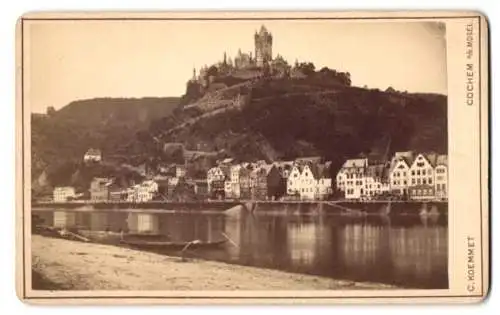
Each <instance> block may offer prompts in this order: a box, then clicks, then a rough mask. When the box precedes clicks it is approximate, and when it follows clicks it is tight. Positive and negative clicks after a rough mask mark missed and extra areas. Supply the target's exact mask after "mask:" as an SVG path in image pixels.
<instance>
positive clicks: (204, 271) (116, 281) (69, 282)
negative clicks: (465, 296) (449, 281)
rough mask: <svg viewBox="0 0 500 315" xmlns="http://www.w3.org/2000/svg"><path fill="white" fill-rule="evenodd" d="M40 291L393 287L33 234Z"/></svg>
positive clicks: (36, 282)
mask: <svg viewBox="0 0 500 315" xmlns="http://www.w3.org/2000/svg"><path fill="white" fill-rule="evenodd" d="M32 255H33V264H32V270H33V289H37V290H54V289H59V290H329V289H333V290H337V289H344V290H345V289H349V290H351V289H389V288H391V287H390V286H386V285H382V284H371V283H357V282H352V281H339V280H332V279H328V278H323V277H316V276H309V275H300V274H294V273H287V272H282V271H277V270H269V269H261V268H254V267H245V266H238V265H230V264H225V263H220V262H212V261H204V260H191V259H190V260H189V261H187V262H182V261H181V259H180V258H178V257H170V256H164V255H158V254H153V253H147V252H142V251H137V250H132V249H127V248H120V247H115V246H108V245H99V244H90V243H81V242H73V241H67V240H62V239H54V238H48V237H43V236H39V235H33V236H32Z"/></svg>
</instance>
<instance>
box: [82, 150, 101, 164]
mask: <svg viewBox="0 0 500 315" xmlns="http://www.w3.org/2000/svg"><path fill="white" fill-rule="evenodd" d="M83 161H84V162H101V161H102V153H101V150H99V149H94V148H90V149H89V150H88V151H87V152H85V154H84V155H83Z"/></svg>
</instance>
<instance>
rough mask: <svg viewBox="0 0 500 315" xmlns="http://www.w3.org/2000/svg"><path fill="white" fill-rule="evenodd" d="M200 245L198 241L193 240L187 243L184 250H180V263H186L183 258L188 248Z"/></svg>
mask: <svg viewBox="0 0 500 315" xmlns="http://www.w3.org/2000/svg"><path fill="white" fill-rule="evenodd" d="M199 243H201V241H200V240H194V241H191V242H189V243H187V244H186V245H185V246H184V248H183V249H182V250H181V258H182V261H186V259H185V257H184V252H185V251H186V250H187V249H188V248H189V246H191V245H192V244H199Z"/></svg>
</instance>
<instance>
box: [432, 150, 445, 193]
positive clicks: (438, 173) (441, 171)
mask: <svg viewBox="0 0 500 315" xmlns="http://www.w3.org/2000/svg"><path fill="white" fill-rule="evenodd" d="M434 173H435V176H434V181H435V184H436V187H435V194H436V198H439V199H447V198H448V156H447V155H439V156H438V157H437V161H436V167H435V168H434Z"/></svg>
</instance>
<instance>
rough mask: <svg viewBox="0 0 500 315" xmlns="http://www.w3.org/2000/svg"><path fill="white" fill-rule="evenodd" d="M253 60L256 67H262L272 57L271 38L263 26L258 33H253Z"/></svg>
mask: <svg viewBox="0 0 500 315" xmlns="http://www.w3.org/2000/svg"><path fill="white" fill-rule="evenodd" d="M254 38H255V60H256V64H257V66H258V67H262V66H263V65H264V63H265V62H269V61H271V60H272V56H273V48H272V47H273V36H272V34H271V33H270V32H268V30H267V29H266V27H265V26H264V25H262V26H261V28H260V31H259V32H258V33H257V32H255V35H254Z"/></svg>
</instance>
